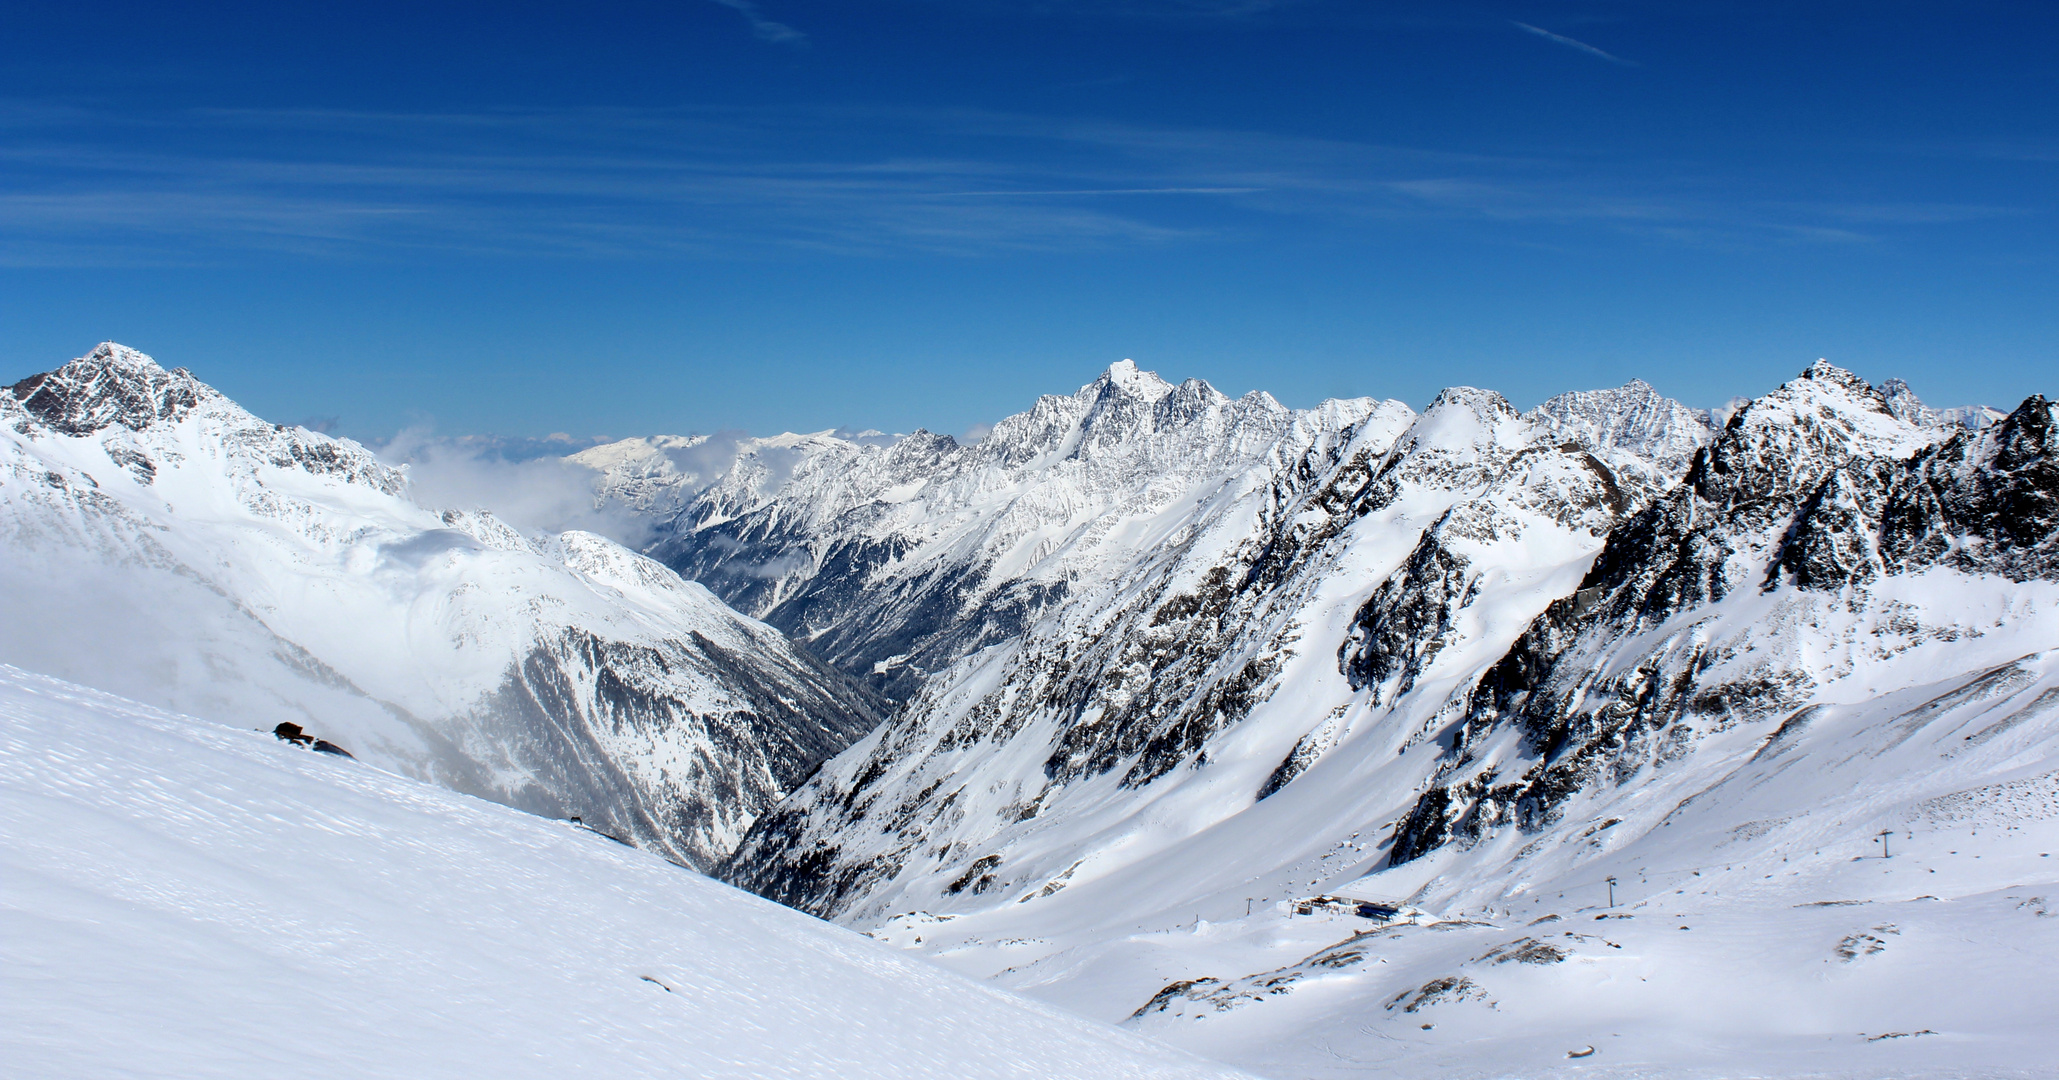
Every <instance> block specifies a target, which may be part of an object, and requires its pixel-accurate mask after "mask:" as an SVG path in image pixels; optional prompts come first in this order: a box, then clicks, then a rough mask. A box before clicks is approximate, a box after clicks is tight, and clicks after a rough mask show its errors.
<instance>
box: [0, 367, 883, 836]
mask: <svg viewBox="0 0 2059 1080" xmlns="http://www.w3.org/2000/svg"><path fill="white" fill-rule="evenodd" d="M0 540H4V542H5V545H6V547H7V550H8V554H9V558H8V559H7V560H6V561H5V565H4V566H0V626H4V627H5V629H4V630H0V660H4V661H6V662H11V663H15V664H18V665H20V666H23V667H27V668H31V669H34V670H41V671H45V672H49V673H51V674H55V675H60V676H63V677H67V678H71V679H74V680H78V681H81V682H85V683H89V684H92V685H96V686H99V687H103V688H106V689H109V690H113V691H118V692H121V693H124V694H128V695H130V696H133V697H136V698H139V699H143V700H148V701H152V702H156V703H160V704H163V705H165V706H168V707H174V708H179V709H182V710H184V711H187V712H191V713H195V714H199V715H204V716H209V717H212V718H215V719H218V720H223V721H227V722H232V723H237V724H242V725H244V726H249V727H263V728H265V729H267V730H269V729H270V728H271V727H273V726H274V725H275V724H278V723H280V722H285V721H290V722H293V723H297V724H300V725H301V726H302V727H304V728H306V729H308V730H310V731H313V732H315V733H316V734H318V735H321V736H322V737H324V738H328V739H330V740H332V741H334V742H337V743H339V744H341V745H344V746H345V747H346V748H348V749H349V750H351V751H352V752H353V753H356V754H358V755H359V756H360V757H361V758H363V759H365V760H367V761H372V762H376V763H378V764H381V765H383V766H386V767H389V768H394V769H397V770H399V771H402V772H405V773H408V774H410V775H413V776H417V777H421V778H424V779H430V780H434V781H436V782H439V783H443V784H446V785H448V786H451V787H454V788H457V789H459V790H463V791H467V792H471V793H475V794H480V795H484V796H487V797H490V798H495V799H498V800H501V801H504V802H508V803H511V804H513V805H516V806H519V807H522V808H525V809H530V810H535V811H538V812H542V813H550V814H556V815H560V816H563V815H567V814H574V815H580V816H583V817H585V818H586V819H587V820H589V821H592V822H595V823H596V824H597V825H598V826H599V827H602V828H606V829H609V830H610V831H613V832H615V833H616V834H617V835H621V836H624V837H628V838H633V839H635V840H637V841H638V842H641V843H646V844H650V845H652V846H655V847H656V848H658V849H659V850H661V851H664V852H666V853H668V854H670V855H672V856H673V857H676V858H681V859H686V860H691V861H696V862H701V863H706V862H709V861H712V860H713V859H715V858H718V857H720V856H721V855H722V854H723V853H724V852H726V851H727V850H728V848H729V847H730V846H731V845H733V844H734V843H735V841H736V839H737V838H738V837H739V836H740V835H741V834H742V832H743V830H744V829H745V828H747V827H748V825H749V824H750V822H751V820H752V819H753V818H754V817H755V816H756V815H757V814H758V813H759V812H760V811H762V810H763V809H764V808H765V807H766V806H769V805H771V803H773V802H774V801H776V800H777V799H778V798H779V797H780V796H781V795H783V794H784V793H785V792H786V790H787V789H789V788H790V787H791V786H792V785H793V784H795V783H797V782H798V781H799V780H800V779H801V778H802V777H804V776H806V775H807V773H808V772H809V771H811V770H812V769H813V768H814V766H815V764H816V763H817V762H819V761H820V760H822V759H823V758H824V757H827V756H829V755H831V754H833V753H835V752H836V751H837V750H839V749H841V748H842V747H843V746H845V745H846V744H848V743H849V741H850V740H851V739H853V738H855V737H856V736H857V735H859V734H861V733H863V731H865V730H866V729H867V728H869V727H870V726H871V724H872V723H873V722H875V720H876V717H877V713H876V712H875V711H874V710H873V707H872V706H871V705H870V704H869V703H868V698H867V696H866V695H865V694H864V693H863V692H862V691H859V690H857V689H856V688H854V687H852V686H851V685H849V684H848V682H847V681H846V680H844V679H842V678H841V677H840V676H838V675H836V674H835V673H834V672H831V671H829V670H828V669H826V668H824V667H822V666H821V665H820V664H817V663H815V662H814V661H813V660H811V659H809V658H808V657H806V656H804V655H802V654H800V653H798V652H796V651H795V650H794V649H793V648H792V647H791V646H790V645H789V643H788V642H787V641H786V639H785V637H784V636H783V635H781V634H780V633H779V632H778V631H776V630H774V629H772V628H770V627H767V626H765V625H763V624H761V623H756V622H753V621H752V620H749V619H746V618H743V617H742V616H739V615H737V614H736V613H735V612H733V611H731V610H730V609H728V608H727V607H725V606H724V605H723V604H722V603H721V602H720V601H719V600H717V599H716V598H715V597H714V596H713V595H711V594H710V593H708V591H707V590H706V589H704V588H702V587H701V586H699V585H695V584H692V583H690V582H686V581H682V580H680V579H679V578H678V577H677V576H676V575H674V574H673V573H671V572H670V571H669V570H666V569H664V568H663V567H662V566H659V565H657V564H655V563H652V562H651V561H649V560H648V559H645V558H643V557H642V556H639V555H636V554H635V553H633V552H630V551H627V550H625V549H622V548H620V547H619V546H617V545H614V544H612V543H611V542H609V541H607V540H604V539H602V538H600V537H598V536H593V535H590V534H585V533H566V534H564V535H562V536H558V537H555V538H547V539H541V540H539V539H532V538H529V537H525V536H523V535H521V534H520V533H519V532H517V531H516V530H514V529H512V528H510V527H508V526H507V525H506V524H504V523H502V522H500V521H499V520H497V519H495V518H493V517H492V516H491V515H489V514H485V513H481V512H476V511H472V510H468V509H464V508H457V509H449V510H436V509H431V508H428V507H424V506H421V505H419V504H417V503H415V502H414V501H413V500H412V499H411V498H410V496H409V494H408V488H407V476H406V473H405V471H404V470H401V469H396V468H392V467H389V466H387V465H385V464H383V463H381V462H380V461H379V460H378V459H377V458H376V457H375V456H374V455H372V454H371V453H370V452H369V451H367V450H366V449H365V448H363V447H362V446H359V445H358V444H356V443H354V442H350V441H349V440H342V439H333V438H330V437H329V436H326V435H323V434H320V433H318V432H312V431H307V430H304V429H301V428H295V427H284V426H280V425H274V424H270V423H267V422H265V421H263V420H260V419H258V418H257V417H255V416H252V415H251V414H250V413H249V412H247V411H245V410H244V409H242V408H241V407H240V406H238V405H236V404H235V403H234V402H233V401H230V400H229V399H228V398H226V397H224V396H223V395H221V394H220V393H218V392H217V391H215V390H214V389H212V388H210V387H208V386H207V385H205V384H204V383H201V382H199V381H198V380H196V379H194V378H193V377H192V375H190V374H189V373H187V372H186V371H184V370H183V369H180V370H174V371H165V370H164V369H162V368H161V367H159V366H158V365H157V364H156V363H155V362H154V361H152V360H151V359H150V358H149V357H147V356H144V355H143V354H141V353H138V352H136V351H134V350H131V349H126V348H123V347H122V346H119V345H114V344H106V345H102V346H100V347H99V348H97V349H95V350H94V351H93V352H92V353H91V354H90V355H88V356H85V357H82V358H80V359H78V360H74V361H72V362H71V363H69V364H66V365H64V366H63V367H61V368H59V369H58V370H56V371H53V372H49V373H46V374H43V375H37V376H32V377H30V378H28V379H24V380H22V381H20V382H18V383H16V384H15V385H14V386H13V387H11V388H10V389H9V390H8V391H7V392H5V393H0Z"/></svg>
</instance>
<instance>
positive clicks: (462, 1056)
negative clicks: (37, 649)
mask: <svg viewBox="0 0 2059 1080" xmlns="http://www.w3.org/2000/svg"><path fill="white" fill-rule="evenodd" d="M0 835H4V836H5V840H6V842H5V844H4V845H0V956H4V957H5V960H4V962H0V1016H4V1017H5V1019H4V1020H0V1061H4V1062H5V1065H4V1066H0V1071H4V1072H6V1073H7V1074H9V1075H12V1076H24V1077H28V1076H35V1077H114V1076H121V1077H182V1078H191V1077H222V1078H240V1077H251V1078H259V1077H262V1078H264V1080H279V1078H289V1077H339V1076H349V1077H407V1078H410V1080H420V1078H434V1077H482V1076H490V1077H497V1078H510V1080H512V1078H517V1077H531V1076H533V1077H553V1078H555V1077H564V1076H606V1077H622V1078H626V1077H643V1076H650V1077H661V1076H662V1077H680V1076H692V1077H708V1078H715V1077H737V1078H754V1080H755V1078H760V1077H809V1078H823V1080H827V1078H832V1077H838V1078H841V1077H881V1078H888V1077H896V1078H898V1077H911V1078H912V1077H949V1078H953V1080H956V1078H962V1077H1020V1078H1024V1080H1031V1078H1035V1080H1042V1078H1046V1077H1058V1076H1079V1077H1088V1076H1091V1077H1127V1078H1139V1080H1141V1078H1147V1077H1151V1078H1168V1080H1170V1078H1174V1077H1189V1078H1201V1077H1227V1076H1230V1075H1232V1074H1231V1073H1230V1072H1229V1071H1228V1070H1226V1069H1222V1068H1219V1067H1215V1066H1211V1065H1208V1064H1205V1063H1203V1062H1200V1061H1198V1060H1194V1059H1192V1058H1188V1057H1186V1056H1184V1055H1182V1054H1179V1053H1178V1052H1176V1051H1173V1050H1170V1049H1167V1048H1165V1047H1163V1046H1160V1045H1156V1044H1153V1043H1151V1042H1149V1041H1147V1040H1145V1039H1142V1038H1138V1037H1135V1036H1132V1035H1128V1034H1124V1033H1122V1032H1119V1031H1117V1030H1115V1029H1113V1028H1108V1027H1104V1026H1101V1025H1096V1024H1092V1023H1089V1022H1085V1021H1082V1020H1080V1019H1078V1018H1076V1017H1072V1016H1069V1015H1067V1014H1064V1013H1061V1012H1059V1011H1058V1010H1056V1009H1052V1008H1050V1007H1048V1006H1041V1005H1038V1004H1035V1003H1032V1002H1029V1001H1026V1000H1023V999H1020V998H1015V997H1013V996H1011V995H1008V994H1006V993H1001V992H996V991H994V990H992V989H989V988H987V987H984V986H980V985H977V984H975V983H973V982H970V981H968V980H965V979H963V978H961V977H958V976H954V975H952V974H949V973H947V972H943V971H940V970H938V969H936V968H934V967H932V966H930V965H928V964H925V963H923V962H921V961H918V960H914V959H912V958H904V957H901V956H898V955H895V954H894V953H892V952H891V951H889V950H887V949H884V948H882V947H881V946H879V945H877V944H875V943H873V942H870V941H867V940H865V939H864V938H862V937H859V936H858V935H855V934H852V933H850V932H848V931H844V930H840V929H838V928H836V927H833V926H829V925H827V924H824V923H820V922H817V921H815V920H813V919H810V918H807V917H806V916H803V915H800V914H797V913H795V912H792V911H789V910H786V909H784V908H780V907H778V906H775V905H773V904H770V903H767V902H764V901H762V900H758V899H756V898H754V897H751V896H749V895H747V894H744V893H740V892H737V891H735V890H733V889H730V888H728V887H727V886H723V885H720V884H717V883H715V882H713V881H710V880H708V879H706V878H703V877H701V876H700V875H698V874H694V873H692V872H690V871H687V870H684V869H681V868H679V867H677V866H674V865H672V864H670V863H667V862H665V861H663V860H661V859H659V858H657V857H655V856H653V855H650V854H646V853H643V852H638V851H635V850H632V849H630V848H626V847H623V846H620V845H618V844H615V843H611V842H610V841H608V840H607V839H605V838H603V837H600V836H598V835H595V834H594V833H592V832H588V831H583V830H580V829H577V828H574V827H572V826H569V825H566V824H563V823H558V822H550V821H545V820H541V819H538V818H534V817H530V816H528V815H524V814H520V813H516V812H514V811H511V810H507V809H504V808H502V807H498V806H494V805H491V804H487V803H483V802H479V801H476V800H473V799H469V798H466V797H464V796H461V795H456V794H453V793H450V792H448V791H444V790H441V789H438V788H434V787H429V786H426V785H423V784H420V783H417V782H414V781H410V780H406V779H404V778H401V777H397V776H394V775H392V774H389V773H384V772H380V771H378V770H375V769H372V768H369V767H367V766H365V765H362V764H359V763H355V762H350V761H345V760H341V759H337V758H334V757H330V756H327V755H321V754H315V753H310V752H307V751H303V750H298V749H294V748H292V747H289V746H287V745H285V744H282V743H280V742H277V741H275V740H273V739H272V738H270V737H269V736H266V735H263V734H259V733H253V732H246V731H237V730H234V729H230V728H224V727H219V726H216V725H213V724H209V723H206V722H203V721H197V720H193V719H189V718H185V717H179V716H173V715H168V714H165V713H162V712H159V711H157V710H154V709H151V708H148V707H145V706H141V705H137V704H134V703H131V702H126V701H122V700H120V699H116V698H112V697H109V696H107V695H103V694H100V693H97V692H94V691H89V690H86V689H84V688H81V687H77V686H73V685H69V684H65V683H62V682H59V681H57V680H54V679H49V678H46V677H42V676H36V675H30V674H27V673H24V672H21V671H19V670H18V669H13V668H7V667H0Z"/></svg>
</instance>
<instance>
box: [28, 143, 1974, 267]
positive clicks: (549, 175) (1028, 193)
mask: <svg viewBox="0 0 2059 1080" xmlns="http://www.w3.org/2000/svg"><path fill="white" fill-rule="evenodd" d="M882 146H892V147H894V148H896V152H893V153H887V152H883V151H881V150H880V149H879V148H880V147H882ZM0 172H4V173H5V174H6V175H7V176H8V177H9V182H8V183H7V184H6V186H5V187H4V188H0V241H4V242H0V262H5V263H8V264H13V265H108V264H137V263H147V264H161V263H168V262H169V263H193V262H205V261H211V260H217V259H222V258H229V257H232V256H233V254H234V253H235V252H237V251H253V250H255V251H272V252H283V253H289V254H293V255H297V256H304V257H314V258H335V257H345V258H364V257H371V258H382V257H412V255H413V254H414V253H420V252H438V253H455V254H460V255H466V254H470V255H485V256H497V257H498V256H511V257H571V258H594V259H650V258H658V259H664V258H676V257H753V255H754V253H773V252H777V251H779V250H781V249H785V250H804V251H818V252H837V253H843V254H851V255H884V254H894V253H920V254H929V255H943V256H950V257H972V258H977V257H983V256H987V255H991V254H997V253H1007V252H1020V251H1078V250H1096V249H1111V250H1112V249H1127V248H1138V247H1150V246H1164V245H1171V244H1195V243H1215V242H1234V241H1237V240H1239V239H1242V238H1252V237H1259V236H1266V237H1271V238H1274V239H1279V238H1283V237H1292V236H1301V237H1304V238H1308V239H1309V240H1310V241H1311V242H1334V240H1335V239H1336V238H1338V237H1341V236H1346V235H1349V233H1348V232H1339V230H1340V229H1342V230H1351V229H1371V228H1387V227H1403V226H1405V227H1416V226H1426V225H1434V226H1435V227H1439V228H1458V229H1474V230H1478V231H1480V232H1481V235H1482V236H1484V237H1489V238H1491V237H1494V236H1498V235H1506V236H1509V237H1514V238H1519V239H1529V240H1534V239H1537V236H1536V235H1530V234H1525V236H1523V237H1515V233H1514V232H1513V231H1512V230H1529V231H1530V233H1534V232H1535V230H1538V229H1554V230H1559V233H1558V234H1557V236H1556V239H1558V240H1563V239H1566V238H1567V237H1568V236H1571V235H1576V234H1568V233H1566V230H1581V229H1606V230H1610V231H1612V232H1627V233H1632V234H1637V235H1642V236H1646V237H1648V238H1650V239H1652V240H1653V241H1655V242H1662V243H1719V244H1724V245H1731V246H1735V245H1750V244H1757V243H1773V242H1778V243H1786V242H1796V241H1807V240H1809V239H1810V238H1811V237H1815V238H1817V239H1821V240H1825V241H1826V242H1827V241H1828V240H1830V239H1831V238H1832V237H1833V236H1835V237H1837V238H1840V239H1843V238H1852V237H1858V238H1863V237H1864V236H1866V235H1869V234H1868V233H1867V232H1866V230H1881V229H1892V228H1907V227H1923V226H1926V225H1945V224H1949V223H1951V222H1955V221H1966V220H1971V219H1972V218H1973V217H1976V216H1979V215H1981V214H1990V215H1991V214H1993V213H1997V212H2007V211H2006V210H1997V209H1995V208H1982V207H1974V206H1966V205H1959V204H1953V205H1950V206H1946V205H1942V204H1939V205H1932V204H1926V203H1920V202H1912V203H1895V204H1892V205H1889V204H1883V203H1867V204H1852V205H1839V204H1836V203H1832V202H1826V201H1821V200H1815V201H1812V200H1810V199H1805V198H1796V197H1794V192H1791V191H1783V190H1778V189H1767V190H1763V191H1749V190H1745V189H1742V188H1740V187H1739V186H1738V185H1737V184H1736V183H1735V182H1733V181H1725V182H1718V181H1717V180H1715V179H1714V178H1706V179H1705V178H1703V177H1702V176H1701V175H1700V174H1699V173H1697V171H1696V170H1694V169H1693V168H1692V167H1691V165H1688V164H1684V163H1683V164H1680V165H1677V166H1675V167H1672V168H1666V167H1657V166H1652V165H1649V164H1644V163H1640V165H1639V166H1638V167H1637V168H1636V169H1634V170H1632V169H1629V168H1626V167H1625V166H1623V165H1621V164H1620V163H1618V164H1615V165H1608V164H1605V163H1597V162H1592V161H1584V160H1580V159H1571V158H1558V157H1554V156H1551V155H1536V154H1533V155H1492V154H1470V153H1462V152H1454V151H1449V150H1427V149H1421V148H1413V147H1403V146H1385V145H1377V144H1371V143H1363V142H1353V141H1349V140H1335V139H1321V138H1311V137H1302V136H1290V135H1280V134H1274V133H1265V132H1253V131H1239V130H1224V129H1209V128H1193V127H1175V126H1150V125H1139V124H1132V123H1120V122H1114V121H1102V120H1092V119H1077V118H1063V117H1050V116H1038V115H1029V114H1019V113H996V112H987V111H978V110H963V109H955V110H945V109H861V108H764V109H685V108H680V109H656V110H649V109H646V110H636V109H554V110H529V111H501V112H482V113H422V114H388V113H362V112H336V111H308V110H235V111H227V110H185V111H176V112H165V113H162V114H159V115H156V116H141V115H138V114H136V113H134V112H125V113H122V114H118V115H116V114H108V115H99V114H94V113H91V112H90V111H86V110H79V109H76V108H63V109H37V108H32V107H27V106H15V107H12V108H6V107H0ZM1811 230H1818V231H1816V232H1812V231H1811Z"/></svg>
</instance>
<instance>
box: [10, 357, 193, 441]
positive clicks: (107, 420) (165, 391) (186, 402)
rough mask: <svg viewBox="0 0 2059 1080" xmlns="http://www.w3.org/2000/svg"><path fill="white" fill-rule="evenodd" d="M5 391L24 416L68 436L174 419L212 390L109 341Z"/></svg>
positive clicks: (189, 375)
mask: <svg viewBox="0 0 2059 1080" xmlns="http://www.w3.org/2000/svg"><path fill="white" fill-rule="evenodd" d="M8 390H9V392H10V393H12V394H13V396H14V398H15V400H16V401H19V402H20V403H21V406H22V409H23V410H24V411H26V412H27V413H28V414H29V415H30V416H33V417H35V418H36V419H37V420H38V421H40V422H42V423H43V424H45V425H47V426H49V427H50V428H51V429H53V430H55V431H58V432H61V433H62V434H65V435H70V436H74V437H77V436H82V435H91V434H92V433H94V432H96V431H99V430H101V429H103V428H106V427H110V426H113V425H117V424H118V425H120V426H122V427H126V428H129V429H131V430H135V431H141V430H143V429H144V428H147V427H149V426H150V425H152V424H154V423H158V422H160V421H163V422H177V421H178V420H180V419H182V418H184V417H185V415H186V414H187V413H188V412H191V411H192V410H193V408H194V407H195V406H196V405H198V404H199V403H200V401H201V400H202V398H203V397H204V396H206V395H212V394H213V391H212V390H210V389H209V388H208V387H207V386H206V385H204V384H202V383H201V382H200V381H199V380H198V379H195V378H194V377H193V375H192V373H190V372H188V371H187V370H186V369H185V368H179V369H177V370H175V371H166V370H165V369H164V368H162V367H159V366H158V364H157V361H155V360H152V359H151V358H150V357H148V356H145V355H144V354H142V353H140V352H137V351H136V350H134V349H131V348H129V347H128V346H126V345H118V344H116V343H114V342H112V341H105V342H102V343H100V345H99V346H98V347H97V348H95V349H94V350H93V351H92V352H90V353H87V354H86V355H84V356H82V357H79V358H78V359H76V360H73V361H72V362H71V363H68V364H66V365H64V366H63V367H61V368H58V369H57V370H56V371H46V372H44V373H43V374H41V375H31V376H29V377H28V378H26V379H23V380H22V381H20V382H18V383H15V384H14V385H13V386H11V387H8Z"/></svg>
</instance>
